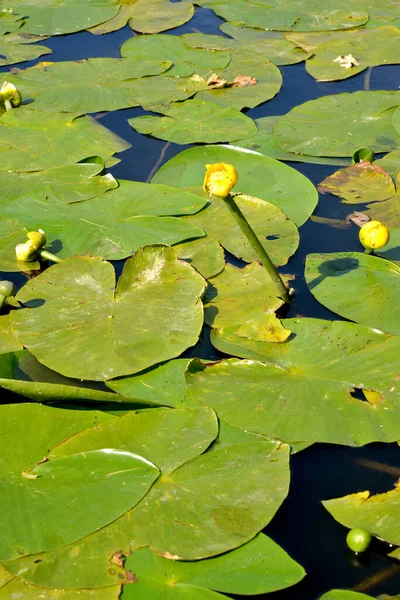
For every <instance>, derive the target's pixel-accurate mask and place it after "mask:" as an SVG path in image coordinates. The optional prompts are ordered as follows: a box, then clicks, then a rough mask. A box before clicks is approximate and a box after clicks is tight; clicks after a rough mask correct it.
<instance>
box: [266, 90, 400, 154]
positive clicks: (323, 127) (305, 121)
mask: <svg viewBox="0 0 400 600" xmlns="http://www.w3.org/2000/svg"><path fill="white" fill-rule="evenodd" d="M399 104H400V92H364V91H361V92H353V93H351V94H336V95H334V94H332V95H331V96H322V97H321V98H318V99H317V100H310V101H308V102H305V103H304V104H301V105H300V106H296V107H295V108H293V109H292V110H291V111H290V112H288V113H287V114H286V115H284V116H283V117H281V118H280V119H279V120H278V122H277V124H276V125H275V128H274V137H275V140H276V141H277V143H278V145H279V146H280V147H281V148H282V149H283V150H285V151H286V152H296V153H298V154H312V155H316V156H353V154H354V152H355V151H356V150H358V149H359V148H362V147H365V146H369V147H371V148H373V149H374V151H375V152H387V151H390V150H395V149H397V148H399V146H400V138H399V136H398V135H397V133H396V131H395V130H394V128H393V124H392V117H393V113H394V111H395V109H396V108H397V106H398V105H399ZM344 116H348V117H349V118H343V117H344Z"/></svg>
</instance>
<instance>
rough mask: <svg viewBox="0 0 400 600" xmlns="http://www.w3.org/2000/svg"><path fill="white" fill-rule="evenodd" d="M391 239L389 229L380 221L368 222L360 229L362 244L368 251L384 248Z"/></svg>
mask: <svg viewBox="0 0 400 600" xmlns="http://www.w3.org/2000/svg"><path fill="white" fill-rule="evenodd" d="M389 238H390V234H389V229H388V228H387V227H386V225H383V223H381V222H380V221H368V223H365V225H363V226H362V227H361V229H360V242H361V243H362V245H363V246H364V248H367V250H376V249H378V248H383V246H386V244H387V243H388V241H389Z"/></svg>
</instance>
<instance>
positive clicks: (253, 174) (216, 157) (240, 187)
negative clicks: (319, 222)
mask: <svg viewBox="0 0 400 600" xmlns="http://www.w3.org/2000/svg"><path fill="white" fill-rule="evenodd" d="M217 162H225V163H229V164H232V165H233V166H234V167H235V168H236V170H237V171H238V174H239V182H238V184H237V186H236V188H235V191H236V189H237V191H240V192H242V193H244V194H248V195H251V196H254V197H256V198H260V199H261V200H267V201H268V202H270V203H271V204H274V205H275V206H277V207H278V208H280V209H281V210H282V211H283V212H284V213H285V214H286V215H287V216H288V218H289V219H291V220H292V221H293V222H294V223H295V224H296V225H297V226H298V227H299V226H300V225H302V224H303V223H304V222H305V221H306V220H307V219H308V217H309V216H310V215H311V213H312V212H313V210H314V208H315V206H316V204H317V202H318V194H317V191H316V189H315V188H314V186H313V185H312V183H311V182H310V181H309V180H308V179H307V178H306V177H304V176H303V175H301V173H298V172H297V171H295V170H294V169H291V168H290V167H288V166H286V165H283V164H282V163H279V162H278V161H276V160H274V159H272V158H268V157H267V156H263V155H262V154H259V153H256V152H250V151H249V150H243V149H242V148H236V147H229V146H208V147H207V146H206V147H202V148H190V149H189V150H184V151H183V152H181V153H180V154H178V155H177V156H174V158H172V159H171V160H169V161H168V162H167V163H166V164H165V165H163V166H162V167H161V169H159V170H158V171H157V173H156V174H155V176H154V177H153V179H152V181H153V182H154V183H165V184H167V185H171V186H173V187H178V188H187V187H191V186H193V185H197V186H198V191H199V193H201V194H202V195H205V192H202V191H200V189H199V188H200V186H201V184H202V182H203V179H204V173H205V165H206V164H210V163H211V164H212V163H217ZM193 191H194V190H193ZM300 197H301V202H299V198H300Z"/></svg>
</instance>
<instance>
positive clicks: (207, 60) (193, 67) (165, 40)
mask: <svg viewBox="0 0 400 600" xmlns="http://www.w3.org/2000/svg"><path fill="white" fill-rule="evenodd" d="M121 56H127V57H130V58H132V59H136V60H143V59H146V60H155V61H162V60H170V61H171V62H172V63H173V65H174V67H173V69H171V72H173V71H174V69H175V67H176V66H177V65H178V66H180V65H182V63H184V66H185V65H186V66H189V67H190V73H189V74H190V75H191V74H192V73H197V74H198V75H204V76H205V75H206V74H208V75H209V74H210V73H209V72H210V71H214V70H215V69H223V68H224V67H226V66H227V64H228V63H229V61H230V58H231V57H230V54H228V53H227V52H220V51H218V52H216V51H215V50H214V49H207V48H190V47H189V46H187V45H186V44H185V43H184V41H183V39H182V38H180V37H179V36H176V35H167V34H164V35H144V36H136V37H132V38H130V39H129V40H127V41H126V42H124V43H123V44H122V46H121ZM142 83H143V82H142Z"/></svg>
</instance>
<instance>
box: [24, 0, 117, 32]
mask: <svg viewBox="0 0 400 600" xmlns="http://www.w3.org/2000/svg"><path fill="white" fill-rule="evenodd" d="M13 9H14V10H15V12H20V13H21V16H24V17H28V19H27V20H26V22H25V23H24V32H26V33H33V34H35V35H61V34H64V33H74V32H75V31H81V30H83V29H86V28H87V27H93V26H94V25H97V24H99V23H102V22H103V21H107V20H108V19H111V18H112V17H113V16H114V15H116V14H117V13H118V10H119V5H118V3H117V1H116V0H85V3H84V4H82V3H81V2H80V0H63V2H62V3H60V2H59V1H58V0H34V1H33V0H14V2H13Z"/></svg>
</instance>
